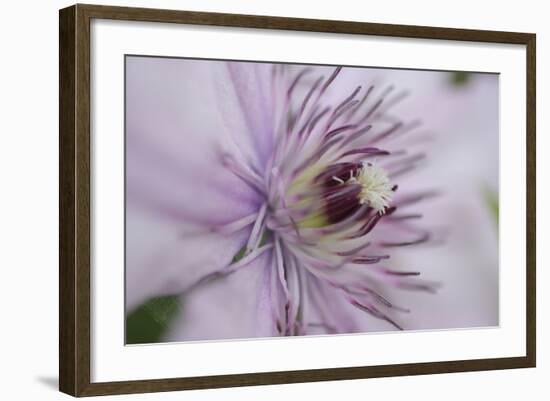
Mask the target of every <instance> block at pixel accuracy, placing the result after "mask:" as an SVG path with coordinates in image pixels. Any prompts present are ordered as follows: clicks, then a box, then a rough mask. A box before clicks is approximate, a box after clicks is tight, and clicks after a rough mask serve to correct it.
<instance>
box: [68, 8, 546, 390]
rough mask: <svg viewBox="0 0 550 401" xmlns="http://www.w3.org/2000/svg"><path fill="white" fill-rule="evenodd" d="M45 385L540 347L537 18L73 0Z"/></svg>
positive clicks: (372, 369) (425, 370)
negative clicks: (510, 26)
mask: <svg viewBox="0 0 550 401" xmlns="http://www.w3.org/2000/svg"><path fill="white" fill-rule="evenodd" d="M59 18H60V19H59V26H60V206H59V210H60V212H59V215H60V328H59V330H60V381H59V387H60V390H61V391H63V392H65V393H68V394H71V395H73V396H92V395H104V394H121V393H141V392H154V391H171V390H185V389H201V388H216V387H231V386H247V385H261V384H277V383H295V382H310V381H323V380H341V379H360V378H373V377H383V376H397V375H418V374H432V373H442V372H460V371H476V370H489V369H509V368H525V367H534V366H535V354H536V352H535V331H536V330H535V207H536V205H535V35H534V34H530V33H512V32H495V31H480V30H467V29H450V28H435V27H420V26H403V25H386V24H372V23H364V22H349V21H323V20H310V19H296V18H282V17H267V16H252V15H232V14H217V13H201V12H189V11H169V10H154V9H138V8H122V7H107V6H95V5H75V6H72V7H69V8H65V9H62V10H61V11H60V17H59Z"/></svg>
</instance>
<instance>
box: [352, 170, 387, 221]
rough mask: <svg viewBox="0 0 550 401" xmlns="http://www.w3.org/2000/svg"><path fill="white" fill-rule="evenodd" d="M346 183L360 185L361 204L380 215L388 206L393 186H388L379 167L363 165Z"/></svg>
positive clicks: (384, 173)
mask: <svg viewBox="0 0 550 401" xmlns="http://www.w3.org/2000/svg"><path fill="white" fill-rule="evenodd" d="M348 182H352V183H357V184H360V185H361V194H360V195H359V197H360V200H359V202H360V203H361V204H368V205H369V206H370V207H372V208H373V209H374V210H376V211H377V212H378V213H381V214H382V213H384V211H385V209H386V208H387V207H388V206H389V205H390V202H391V197H392V194H393V191H392V187H393V185H391V184H390V180H389V178H388V176H387V174H386V172H385V171H384V169H382V168H381V167H377V166H375V165H373V164H370V163H363V167H361V169H360V170H359V171H358V172H357V173H356V174H355V175H352V176H351V177H350V179H349V180H348Z"/></svg>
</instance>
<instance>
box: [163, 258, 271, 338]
mask: <svg viewBox="0 0 550 401" xmlns="http://www.w3.org/2000/svg"><path fill="white" fill-rule="evenodd" d="M272 269H273V265H272V256H271V253H270V252H265V253H264V254H262V255H261V256H260V257H258V258H257V259H255V260H254V261H252V262H251V263H250V264H249V265H247V266H243V267H242V268H240V270H237V271H236V272H235V273H233V274H230V275H228V276H226V277H222V278H219V279H217V280H215V281H212V282H210V283H206V284H204V285H202V286H201V287H199V288H197V289H196V290H194V291H192V292H191V293H190V294H189V295H187V296H184V297H182V298H181V314H180V315H179V316H178V318H177V320H176V321H175V322H174V324H173V326H172V327H171V328H170V330H169V333H168V335H167V337H166V341H190V340H215V339H231V338H250V337H271V336H274V335H277V329H276V322H275V319H274V314H273V310H272V290H271V270H272Z"/></svg>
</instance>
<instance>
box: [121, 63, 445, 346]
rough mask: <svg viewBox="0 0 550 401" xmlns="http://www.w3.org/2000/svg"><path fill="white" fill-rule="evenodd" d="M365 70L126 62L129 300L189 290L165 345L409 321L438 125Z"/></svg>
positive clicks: (427, 236) (426, 230)
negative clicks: (412, 251)
mask: <svg viewBox="0 0 550 401" xmlns="http://www.w3.org/2000/svg"><path fill="white" fill-rule="evenodd" d="M132 60H139V63H138V62H134V61H132ZM148 64H149V66H151V65H153V64H154V71H155V74H144V73H143V71H145V70H146V67H147V65H148ZM144 66H145V68H144ZM368 71H369V70H364V69H362V68H351V67H343V68H342V67H320V66H296V65H283V64H267V63H245V62H221V61H192V60H177V59H164V60H162V61H159V60H158V59H154V58H151V59H148V58H129V59H128V60H127V75H128V77H129V78H128V79H129V81H128V82H127V92H126V99H127V122H126V124H127V129H126V149H127V155H126V158H127V159H126V160H127V167H126V174H127V188H126V191H127V230H126V232H127V244H128V245H127V246H128V248H127V250H128V251H127V294H126V296H127V309H128V310H132V309H134V308H135V307H136V306H138V305H139V304H140V303H142V302H143V301H145V300H147V299H148V298H150V297H153V296H158V295H166V294H176V295H181V297H182V299H183V307H182V316H181V319H180V322H179V323H178V324H177V325H176V326H177V327H175V328H173V329H172V330H171V332H170V333H169V334H168V337H167V338H169V339H170V340H205V339H220V338H249V337H270V336H289V335H310V334H334V333H352V332H364V331H379V330H391V329H406V328H407V327H406V326H405V325H404V324H403V323H401V319H402V317H403V316H404V315H411V314H414V313H415V312H414V311H411V310H410V309H409V307H408V305H407V303H406V302H407V297H406V296H399V299H398V300H397V301H398V302H397V301H396V300H395V299H394V297H395V294H396V293H399V292H402V293H408V294H410V293H411V292H409V291H408V290H413V291H420V292H426V293H429V294H432V293H435V291H436V289H437V287H438V285H437V283H435V282H434V281H430V280H423V279H421V278H420V277H418V276H419V275H421V266H412V265H411V266H409V267H407V268H402V265H403V263H399V265H398V266H396V265H394V261H393V258H392V256H393V255H394V253H395V252H396V250H399V249H402V248H408V247H418V246H427V245H429V244H430V243H432V242H434V241H435V242H437V241H438V240H439V239H440V238H438V236H439V234H440V231H441V230H439V227H432V226H430V225H429V224H426V223H424V224H423V220H424V215H425V214H429V212H430V210H429V208H421V207H420V206H421V205H422V204H423V202H425V201H426V200H427V199H430V198H432V197H434V196H435V195H437V194H438V192H437V190H438V189H439V188H436V187H435V186H434V185H433V183H430V182H428V183H426V184H424V185H418V181H415V180H414V174H415V173H416V171H417V170H416V167H417V165H418V164H419V163H422V162H423V161H424V160H425V158H426V157H429V152H430V139H431V133H430V132H429V131H427V130H426V124H425V123H424V121H420V120H419V119H417V118H415V117H414V116H413V117H409V116H402V115H400V114H399V113H394V112H393V111H394V110H395V108H396V107H397V106H398V105H401V104H403V103H407V102H414V93H412V94H411V96H409V92H407V91H406V90H405V89H401V88H398V87H393V86H392V85H391V83H389V84H384V83H379V82H375V83H373V82H372V79H371V78H370V76H369V73H368ZM167 77H169V79H167ZM144 94H148V95H149V98H147V97H144ZM423 114H424V115H423V116H422V117H424V116H425V114H426V113H423ZM428 114H429V113H428ZM419 117H420V116H419ZM428 125H429V121H428ZM410 176H413V178H412V179H410V178H409V177H410ZM419 209H420V210H419ZM430 221H433V220H430ZM395 290H399V291H397V292H396V291H395ZM432 302H433V301H432Z"/></svg>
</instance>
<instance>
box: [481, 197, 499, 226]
mask: <svg viewBox="0 0 550 401" xmlns="http://www.w3.org/2000/svg"><path fill="white" fill-rule="evenodd" d="M483 197H484V198H485V204H486V205H487V208H488V209H489V211H490V212H491V216H492V217H493V219H494V221H495V224H496V226H497V227H498V220H499V201H498V192H496V191H493V190H491V189H489V188H485V189H484V190H483Z"/></svg>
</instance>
